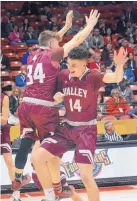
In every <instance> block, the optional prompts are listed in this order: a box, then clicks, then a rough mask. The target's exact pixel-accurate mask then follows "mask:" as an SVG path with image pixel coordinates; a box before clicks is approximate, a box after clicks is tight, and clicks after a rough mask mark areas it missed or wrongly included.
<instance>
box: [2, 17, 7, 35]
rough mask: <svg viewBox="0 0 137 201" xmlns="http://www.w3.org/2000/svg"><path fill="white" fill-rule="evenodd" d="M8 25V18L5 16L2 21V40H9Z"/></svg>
mask: <svg viewBox="0 0 137 201" xmlns="http://www.w3.org/2000/svg"><path fill="white" fill-rule="evenodd" d="M8 23H9V19H8V17H7V16H3V17H2V21H1V37H2V38H8V36H9V32H8Z"/></svg>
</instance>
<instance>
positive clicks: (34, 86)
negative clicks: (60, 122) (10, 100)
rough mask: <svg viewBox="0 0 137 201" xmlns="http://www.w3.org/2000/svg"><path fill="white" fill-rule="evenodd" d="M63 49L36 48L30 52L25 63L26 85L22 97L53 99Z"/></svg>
mask: <svg viewBox="0 0 137 201" xmlns="http://www.w3.org/2000/svg"><path fill="white" fill-rule="evenodd" d="M63 54H64V49H63V48H57V49H55V50H49V49H42V48H40V49H38V50H36V51H34V52H32V53H31V55H30V56H29V58H28V65H27V69H28V72H27V86H26V87H25V92H24V97H32V98H37V99H42V100H48V101H53V95H54V91H55V86H56V79H57V76H58V72H59V63H60V61H61V59H62V58H63Z"/></svg>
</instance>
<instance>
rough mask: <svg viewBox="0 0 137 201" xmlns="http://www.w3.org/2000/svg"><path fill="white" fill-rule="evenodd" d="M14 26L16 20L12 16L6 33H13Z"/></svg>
mask: <svg viewBox="0 0 137 201" xmlns="http://www.w3.org/2000/svg"><path fill="white" fill-rule="evenodd" d="M15 25H16V19H15V17H14V16H12V17H11V19H10V21H9V23H8V33H10V32H11V31H13V28H14V26H15Z"/></svg>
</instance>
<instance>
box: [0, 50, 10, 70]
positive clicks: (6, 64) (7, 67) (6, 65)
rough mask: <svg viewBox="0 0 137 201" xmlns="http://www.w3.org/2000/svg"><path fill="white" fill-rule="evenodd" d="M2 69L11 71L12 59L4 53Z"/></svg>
mask: <svg viewBox="0 0 137 201" xmlns="http://www.w3.org/2000/svg"><path fill="white" fill-rule="evenodd" d="M1 71H7V72H10V60H9V58H8V57H7V56H5V55H3V53H2V55H1Z"/></svg>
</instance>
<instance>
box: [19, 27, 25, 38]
mask: <svg viewBox="0 0 137 201" xmlns="http://www.w3.org/2000/svg"><path fill="white" fill-rule="evenodd" d="M24 34H25V33H24V29H23V25H21V26H20V27H19V37H20V39H21V41H24Z"/></svg>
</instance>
